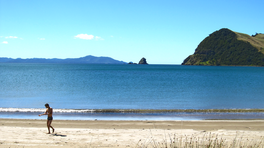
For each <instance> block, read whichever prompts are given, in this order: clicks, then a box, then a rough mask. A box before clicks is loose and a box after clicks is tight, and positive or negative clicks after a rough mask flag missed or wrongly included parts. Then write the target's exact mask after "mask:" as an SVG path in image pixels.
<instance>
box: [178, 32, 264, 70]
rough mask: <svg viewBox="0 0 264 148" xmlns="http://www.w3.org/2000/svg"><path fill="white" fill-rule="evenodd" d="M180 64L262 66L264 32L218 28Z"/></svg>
mask: <svg viewBox="0 0 264 148" xmlns="http://www.w3.org/2000/svg"><path fill="white" fill-rule="evenodd" d="M182 65H218V66H220V65H222V66H264V34H262V33H256V34H255V35H252V36H249V35H246V34H242V33H238V32H233V31H231V30H229V29H226V28H223V29H220V30H218V31H216V32H213V33H212V34H210V35H209V36H208V37H206V38H205V39H204V40H203V41H202V42H201V43H200V44H199V45H198V47H197V48H196V50H195V52H194V54H193V55H190V56H188V57H187V58H186V59H185V60H184V61H183V63H182Z"/></svg>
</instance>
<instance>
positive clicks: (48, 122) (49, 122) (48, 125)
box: [47, 120, 55, 134]
mask: <svg viewBox="0 0 264 148" xmlns="http://www.w3.org/2000/svg"><path fill="white" fill-rule="evenodd" d="M51 122H52V120H47V127H48V131H49V132H48V134H50V128H52V133H54V131H55V129H54V128H53V127H52V126H51Z"/></svg>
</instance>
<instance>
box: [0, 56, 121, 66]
mask: <svg viewBox="0 0 264 148" xmlns="http://www.w3.org/2000/svg"><path fill="white" fill-rule="evenodd" d="M0 63H69V64H74V63H76V64H126V62H123V61H118V60H115V59H113V58H110V57H95V56H91V55H89V56H85V57H81V58H67V59H57V58H54V59H45V58H29V59H21V58H17V59H12V58H5V57H2V58H1V57H0Z"/></svg>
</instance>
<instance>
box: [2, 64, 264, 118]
mask: <svg viewBox="0 0 264 148" xmlns="http://www.w3.org/2000/svg"><path fill="white" fill-rule="evenodd" d="M0 83H1V85H0V104H1V106H0V108H34V109H40V108H44V104H45V103H50V105H51V106H52V107H53V108H56V109H237V108H239V109H255V108H263V105H264V98H263V96H264V91H263V90H264V85H263V84H264V68H263V67H217V66H181V65H98V64H97V65H96V64H94V65H91V64H0ZM22 112H23V111H22ZM0 116H1V115H0ZM13 116H14V115H13Z"/></svg>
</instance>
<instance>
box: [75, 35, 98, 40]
mask: <svg viewBox="0 0 264 148" xmlns="http://www.w3.org/2000/svg"><path fill="white" fill-rule="evenodd" d="M75 38H79V39H84V40H92V39H93V38H94V36H93V35H88V34H78V35H76V36H75Z"/></svg>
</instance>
